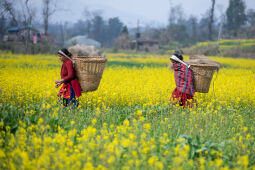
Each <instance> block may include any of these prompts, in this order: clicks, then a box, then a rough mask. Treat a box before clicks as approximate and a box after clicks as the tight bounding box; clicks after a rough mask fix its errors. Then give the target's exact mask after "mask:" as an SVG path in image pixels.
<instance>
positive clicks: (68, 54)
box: [58, 48, 72, 57]
mask: <svg viewBox="0 0 255 170" xmlns="http://www.w3.org/2000/svg"><path fill="white" fill-rule="evenodd" d="M60 51H62V52H63V53H65V55H67V56H68V57H72V53H70V52H69V51H68V49H66V48H62V49H61V50H60ZM58 54H60V53H58Z"/></svg>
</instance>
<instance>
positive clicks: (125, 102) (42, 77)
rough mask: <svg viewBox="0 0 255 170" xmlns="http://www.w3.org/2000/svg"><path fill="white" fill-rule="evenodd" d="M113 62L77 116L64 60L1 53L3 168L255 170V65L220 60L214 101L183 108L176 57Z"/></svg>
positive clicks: (208, 97) (111, 57)
mask: <svg viewBox="0 0 255 170" xmlns="http://www.w3.org/2000/svg"><path fill="white" fill-rule="evenodd" d="M107 56H108V63H107V66H106V69H105V71H104V74H103V78H102V80H101V83H100V86H99V89H98V90H97V91H95V92H90V93H83V95H82V97H81V98H80V99H79V102H80V105H79V107H78V108H75V109H72V108H69V107H67V108H65V107H63V106H61V102H60V101H59V100H58V98H57V96H56V94H57V92H58V89H56V88H55V87H54V81H55V80H56V79H59V77H60V68H61V62H60V61H59V60H58V57H57V56H46V55H17V54H11V53H6V52H0V169H235V168H236V169H255V140H254V138H255V123H254V121H255V112H254V111H255V88H254V86H255V60H251V59H232V58H221V57H212V59H215V60H217V61H219V62H221V63H222V68H221V69H220V70H219V72H216V73H215V75H214V78H213V80H212V83H211V87H210V91H209V93H208V94H201V93H196V94H195V97H196V99H197V103H198V105H197V106H196V107H194V108H187V109H182V108H180V107H178V106H173V105H171V104H169V98H170V96H171V92H172V91H173V90H174V88H175V82H174V76H173V71H169V68H168V63H169V56H168V55H156V54H155V55H152V54H146V55H145V54H124V53H117V54H108V55H107ZM185 58H186V59H187V56H186V57H185Z"/></svg>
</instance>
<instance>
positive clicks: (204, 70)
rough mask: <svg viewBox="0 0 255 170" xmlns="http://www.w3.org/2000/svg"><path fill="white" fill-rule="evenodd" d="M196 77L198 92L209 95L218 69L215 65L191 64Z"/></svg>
mask: <svg viewBox="0 0 255 170" xmlns="http://www.w3.org/2000/svg"><path fill="white" fill-rule="evenodd" d="M190 65H191V69H192V70H193V75H194V86H195V90H196V92H200V93H208V92H209V89H210V84H211V80H212V78H213V73H214V72H215V71H216V70H217V69H218V68H217V66H215V65H209V64H190Z"/></svg>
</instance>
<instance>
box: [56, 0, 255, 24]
mask: <svg viewBox="0 0 255 170" xmlns="http://www.w3.org/2000/svg"><path fill="white" fill-rule="evenodd" d="M58 1H59V2H60V3H59V4H58V8H59V9H60V10H58V11H57V12H56V13H55V14H54V16H53V17H52V21H53V22H55V21H57V22H64V21H67V22H72V23H74V22H76V21H77V20H79V19H85V16H84V15H83V11H84V9H85V8H87V9H88V10H101V11H102V16H103V17H104V18H106V19H107V18H110V17H119V18H120V20H121V21H122V22H124V24H125V25H127V26H129V27H135V26H136V25H137V20H139V22H140V25H141V26H152V27H163V26H165V25H167V23H168V16H169V11H170V10H169V9H170V1H171V5H172V6H175V5H177V4H181V6H182V7H183V11H184V14H185V16H186V17H189V16H190V15H193V16H196V17H198V18H201V17H202V16H203V15H204V14H205V13H206V11H207V10H208V9H209V8H210V5H211V0H58ZM228 2H229V0H216V9H215V10H216V11H215V12H216V15H218V16H219V15H220V14H221V13H223V12H225V10H226V8H227V7H228ZM245 2H246V6H247V8H252V9H255V0H245Z"/></svg>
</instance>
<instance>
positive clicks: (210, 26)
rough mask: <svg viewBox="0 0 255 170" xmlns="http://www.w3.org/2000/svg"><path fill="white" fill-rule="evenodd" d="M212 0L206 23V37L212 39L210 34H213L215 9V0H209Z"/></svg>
mask: <svg viewBox="0 0 255 170" xmlns="http://www.w3.org/2000/svg"><path fill="white" fill-rule="evenodd" d="M211 1H212V6H211V8H210V12H209V23H208V31H209V34H208V39H209V40H212V37H213V36H212V35H213V23H214V9H215V1H216V0H211Z"/></svg>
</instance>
